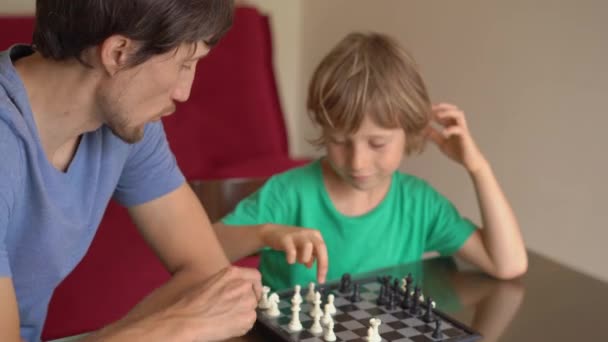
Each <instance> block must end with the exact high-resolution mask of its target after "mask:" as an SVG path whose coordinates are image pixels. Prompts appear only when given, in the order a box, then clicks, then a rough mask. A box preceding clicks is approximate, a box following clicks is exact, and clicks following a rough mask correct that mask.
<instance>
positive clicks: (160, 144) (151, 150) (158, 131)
mask: <svg viewBox="0 0 608 342" xmlns="http://www.w3.org/2000/svg"><path fill="white" fill-rule="evenodd" d="M183 183H184V176H183V174H182V172H181V170H180V169H179V167H178V166H177V162H176V161H175V156H174V155H173V153H172V152H171V150H170V149H169V144H168V142H167V138H166V136H165V131H164V130H163V126H162V124H161V123H160V122H154V123H149V124H147V125H146V128H145V132H144V138H143V139H142V140H141V141H140V142H138V143H136V144H134V145H133V146H132V149H131V152H130V154H129V157H128V159H127V161H126V164H125V166H124V169H123V171H122V173H121V175H120V179H119V180H118V184H117V186H116V190H115V191H114V198H115V199H116V200H117V201H118V202H119V203H121V204H122V205H124V206H127V207H130V206H134V205H138V204H142V203H145V202H148V201H150V200H153V199H155V198H158V197H161V196H162V195H165V194H167V193H169V192H171V191H173V190H175V189H177V187H179V186H180V185H181V184H183Z"/></svg>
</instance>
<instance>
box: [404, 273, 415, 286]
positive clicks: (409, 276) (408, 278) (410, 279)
mask: <svg viewBox="0 0 608 342" xmlns="http://www.w3.org/2000/svg"><path fill="white" fill-rule="evenodd" d="M405 280H407V283H408V284H411V283H412V281H414V278H413V277H412V274H411V273H408V274H407V277H406V278H405Z"/></svg>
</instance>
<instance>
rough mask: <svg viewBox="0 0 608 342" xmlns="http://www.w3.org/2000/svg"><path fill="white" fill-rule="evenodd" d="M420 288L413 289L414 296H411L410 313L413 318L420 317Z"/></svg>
mask: <svg viewBox="0 0 608 342" xmlns="http://www.w3.org/2000/svg"><path fill="white" fill-rule="evenodd" d="M418 298H420V288H419V287H418V286H416V287H414V295H413V296H412V305H411V308H410V313H411V314H412V315H414V316H420V301H419V300H418Z"/></svg>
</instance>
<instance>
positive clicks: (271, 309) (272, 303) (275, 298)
mask: <svg viewBox="0 0 608 342" xmlns="http://www.w3.org/2000/svg"><path fill="white" fill-rule="evenodd" d="M279 302H280V299H279V295H278V294H276V293H273V294H271V295H270V297H268V303H269V306H268V309H267V310H266V314H268V316H270V317H278V316H280V315H281V311H279Z"/></svg>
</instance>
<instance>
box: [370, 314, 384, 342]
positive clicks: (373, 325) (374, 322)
mask: <svg viewBox="0 0 608 342" xmlns="http://www.w3.org/2000/svg"><path fill="white" fill-rule="evenodd" d="M380 323H381V321H380V319H379V318H375V317H373V318H370V320H369V324H370V327H369V329H368V330H367V340H368V341H369V342H381V341H382V337H380V332H379V329H378V327H379V326H380Z"/></svg>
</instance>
